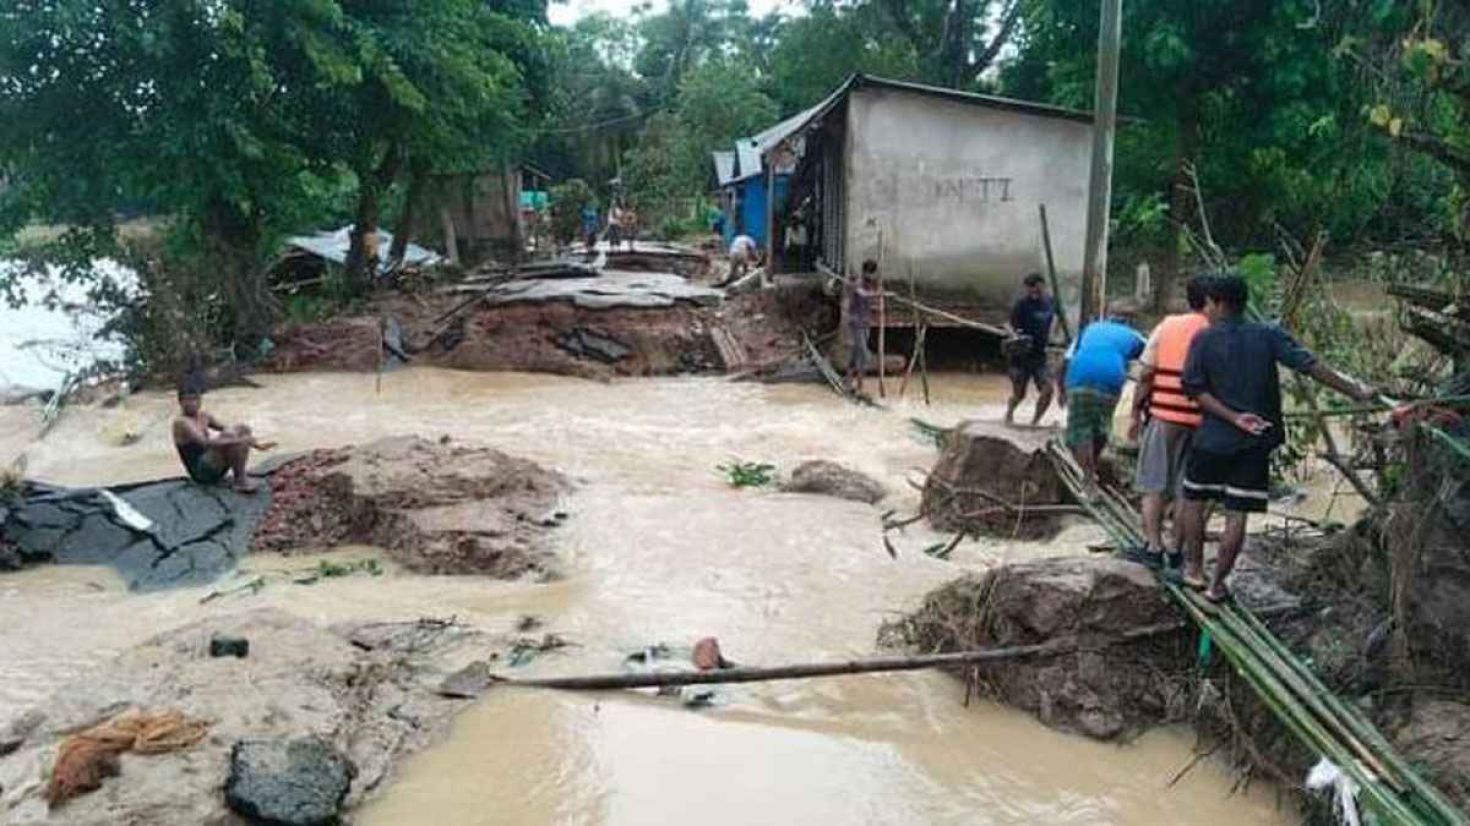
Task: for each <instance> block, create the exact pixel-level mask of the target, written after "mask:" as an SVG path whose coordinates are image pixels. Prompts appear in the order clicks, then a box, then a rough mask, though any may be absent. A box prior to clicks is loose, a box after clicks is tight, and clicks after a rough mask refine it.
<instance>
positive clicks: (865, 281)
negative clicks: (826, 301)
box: [846, 258, 883, 396]
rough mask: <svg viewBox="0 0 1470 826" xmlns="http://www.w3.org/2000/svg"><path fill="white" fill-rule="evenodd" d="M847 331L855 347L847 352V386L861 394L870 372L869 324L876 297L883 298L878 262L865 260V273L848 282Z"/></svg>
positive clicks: (880, 299)
mask: <svg viewBox="0 0 1470 826" xmlns="http://www.w3.org/2000/svg"><path fill="white" fill-rule="evenodd" d="M846 289H847V334H848V337H849V340H850V343H851V349H850V350H849V351H848V355H847V376H846V379H847V386H848V388H849V389H851V390H852V392H854V393H856V394H858V395H859V396H861V395H862V393H863V376H865V375H866V374H867V372H868V328H869V327H870V325H871V324H872V317H873V307H874V301H882V300H883V291H882V287H880V286H879V284H878V262H877V261H874V260H873V259H871V258H869V259H868V260H866V261H864V262H863V270H862V275H861V276H859V277H858V278H856V279H853V278H849V279H848V282H847V285H846Z"/></svg>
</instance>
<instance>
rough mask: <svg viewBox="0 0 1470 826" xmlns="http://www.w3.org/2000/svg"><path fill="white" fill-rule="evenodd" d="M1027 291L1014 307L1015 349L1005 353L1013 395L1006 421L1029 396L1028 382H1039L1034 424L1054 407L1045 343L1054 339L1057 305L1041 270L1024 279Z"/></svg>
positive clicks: (1012, 316)
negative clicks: (1049, 292) (1049, 408)
mask: <svg viewBox="0 0 1470 826" xmlns="http://www.w3.org/2000/svg"><path fill="white" fill-rule="evenodd" d="M1022 283H1023V284H1025V286H1026V293H1025V295H1022V296H1021V297H1020V298H1019V299H1017V300H1016V303H1015V306H1013V307H1011V332H1013V333H1015V334H1016V338H1015V339H1014V340H1013V341H1012V342H1007V345H1008V346H1011V347H1012V349H1011V351H1010V352H1008V353H1007V354H1006V356H1007V361H1008V362H1009V366H1010V374H1011V399H1010V401H1009V402H1007V403H1006V424H1011V423H1012V421H1013V420H1014V419H1015V415H1016V408H1017V407H1018V406H1020V404H1021V402H1023V401H1025V400H1026V385H1028V384H1032V383H1034V384H1035V385H1036V411H1035V412H1033V413H1032V414H1031V424H1032V426H1033V427H1034V426H1035V425H1037V424H1039V423H1040V422H1041V417H1042V415H1044V414H1045V413H1046V409H1047V408H1048V407H1051V373H1050V372H1049V371H1048V369H1047V365H1046V345H1047V342H1049V341H1051V325H1052V320H1053V319H1055V318H1056V309H1055V308H1054V306H1053V304H1052V300H1051V297H1050V296H1048V295H1047V294H1046V281H1045V280H1044V279H1043V278H1042V277H1041V273H1037V272H1033V273H1031V274H1030V275H1028V276H1026V280H1025V281H1024V282H1022Z"/></svg>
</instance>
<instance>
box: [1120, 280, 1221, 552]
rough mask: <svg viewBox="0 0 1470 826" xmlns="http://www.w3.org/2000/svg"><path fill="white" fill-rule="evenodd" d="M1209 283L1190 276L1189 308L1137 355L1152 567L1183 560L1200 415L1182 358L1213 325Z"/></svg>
mask: <svg viewBox="0 0 1470 826" xmlns="http://www.w3.org/2000/svg"><path fill="white" fill-rule="evenodd" d="M1209 282H1210V277H1209V276H1206V275H1196V276H1195V277H1193V278H1191V279H1189V282H1188V283H1187V284H1185V287H1184V293H1185V298H1186V300H1187V301H1188V303H1189V312H1187V313H1179V314H1178V315H1171V316H1166V317H1165V318H1164V319H1163V320H1162V321H1160V322H1159V323H1158V325H1157V326H1155V327H1154V330H1153V332H1152V333H1151V334H1150V335H1149V338H1148V344H1147V345H1145V346H1144V348H1143V357H1142V358H1140V359H1139V362H1140V363H1141V364H1142V365H1143V371H1142V373H1141V374H1140V375H1139V378H1138V386H1137V387H1136V388H1134V392H1133V416H1132V420H1131V422H1130V423H1129V428H1128V438H1130V439H1137V440H1138V468H1137V472H1136V474H1135V476H1134V480H1133V487H1134V488H1135V489H1136V490H1137V491H1138V492H1139V493H1140V494H1142V495H1143V534H1144V536H1145V538H1146V541H1147V542H1148V545H1147V546H1146V547H1144V548H1143V549H1142V552H1141V555H1140V557H1139V561H1140V562H1142V563H1144V564H1145V565H1148V566H1149V567H1151V568H1158V567H1161V566H1165V565H1167V567H1168V568H1170V569H1172V570H1178V569H1181V568H1182V567H1183V565H1184V552H1183V550H1182V544H1181V539H1182V537H1181V536H1180V526H1181V525H1182V521H1181V519H1180V510H1181V507H1182V502H1181V499H1180V496H1179V482H1180V479H1181V478H1182V477H1183V475H1184V458H1185V456H1187V455H1188V453H1189V442H1190V440H1191V439H1192V438H1193V436H1194V431H1195V428H1197V427H1199V425H1200V419H1201V413H1200V409H1199V405H1198V404H1197V403H1195V401H1194V399H1191V398H1190V397H1189V396H1187V395H1185V393H1184V384H1183V376H1184V360H1185V358H1186V357H1187V356H1188V355H1189V345H1190V343H1191V342H1193V341H1194V337H1195V335H1197V334H1198V333H1199V331H1201V330H1203V329H1204V328H1206V327H1208V326H1209V324H1210V319H1209V316H1207V315H1205V293H1206V290H1207V288H1208V287H1209ZM1145 422H1146V423H1145ZM1140 430H1141V431H1142V432H1141V435H1140ZM1167 502H1172V503H1173V506H1174V507H1173V521H1174V550H1172V551H1169V552H1168V553H1165V551H1164V548H1165V545H1164V509H1165V504H1166V503H1167Z"/></svg>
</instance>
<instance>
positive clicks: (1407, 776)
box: [1049, 441, 1470, 826]
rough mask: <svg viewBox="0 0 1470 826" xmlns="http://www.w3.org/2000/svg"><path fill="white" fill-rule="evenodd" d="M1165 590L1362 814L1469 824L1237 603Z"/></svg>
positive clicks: (1110, 510)
mask: <svg viewBox="0 0 1470 826" xmlns="http://www.w3.org/2000/svg"><path fill="white" fill-rule="evenodd" d="M1049 453H1050V455H1051V457H1052V459H1053V461H1054V463H1055V464H1056V467H1057V472H1058V473H1059V474H1060V475H1061V478H1062V481H1063V482H1065V483H1066V484H1067V486H1068V487H1069V488H1070V489H1071V491H1072V493H1073V495H1074V496H1075V497H1076V498H1077V501H1078V502H1080V503H1082V505H1083V506H1084V507H1085V508H1087V510H1088V511H1089V512H1090V513H1091V515H1092V516H1093V518H1095V519H1096V520H1097V521H1098V523H1099V524H1101V525H1102V527H1103V530H1105V531H1106V532H1107V533H1108V535H1109V536H1110V537H1111V538H1112V539H1113V541H1115V542H1117V543H1119V544H1120V545H1122V546H1125V547H1133V546H1139V545H1142V544H1143V533H1142V530H1141V529H1140V524H1139V519H1138V514H1137V513H1136V512H1135V511H1134V510H1133V507H1132V506H1131V505H1130V504H1129V503H1128V502H1127V501H1126V500H1125V499H1124V498H1123V497H1122V496H1121V495H1120V494H1118V493H1117V491H1114V490H1112V489H1109V488H1097V487H1090V486H1089V485H1088V483H1087V481H1086V477H1085V475H1084V474H1083V471H1082V468H1081V467H1080V466H1079V465H1078V464H1077V462H1076V460H1075V459H1074V458H1073V456H1072V454H1071V452H1070V451H1069V450H1067V449H1066V448H1065V447H1064V446H1062V444H1061V443H1060V442H1055V441H1054V442H1052V443H1051V445H1050V446H1049ZM1164 587H1165V588H1166V589H1167V591H1168V593H1169V595H1170V596H1171V597H1172V598H1173V599H1174V601H1175V602H1177V603H1178V604H1179V605H1180V606H1181V607H1182V608H1183V609H1184V611H1185V613H1186V614H1188V616H1189V617H1190V618H1191V619H1192V620H1194V622H1195V623H1196V624H1197V625H1198V626H1199V627H1200V629H1201V631H1202V632H1207V633H1209V634H1210V636H1211V638H1212V639H1213V640H1214V643H1215V645H1216V646H1217V647H1218V648H1219V650H1220V651H1221V652H1222V653H1223V654H1224V655H1225V658H1226V659H1227V660H1228V661H1229V662H1230V664H1231V666H1232V667H1233V668H1234V669H1235V671H1236V673H1237V674H1239V675H1240V676H1241V678H1242V679H1244V680H1245V681H1246V683H1247V684H1249V685H1250V686H1251V688H1252V689H1254V690H1255V692H1256V693H1257V694H1258V695H1259V696H1260V698H1261V700H1262V702H1264V703H1265V704H1266V706H1267V707H1268V708H1270V709H1271V711H1272V713H1273V714H1275V715H1276V717H1277V719H1279V720H1281V722H1282V723H1283V724H1284V725H1285V726H1286V727H1287V729H1288V730H1289V731H1291V733H1292V734H1293V735H1295V736H1296V737H1297V739H1299V740H1300V741H1301V742H1302V743H1303V744H1305V745H1306V746H1307V747H1308V748H1310V749H1312V750H1313V751H1314V752H1316V753H1317V754H1318V755H1321V756H1322V757H1325V758H1327V759H1329V760H1331V761H1332V762H1333V763H1334V764H1336V765H1337V766H1338V767H1339V768H1340V769H1342V771H1343V772H1344V773H1345V774H1346V775H1347V776H1348V777H1350V778H1351V779H1352V780H1353V781H1354V782H1355V783H1356V784H1357V786H1358V789H1359V797H1358V800H1359V802H1360V803H1361V804H1362V805H1363V806H1364V807H1365V808H1366V809H1368V810H1369V811H1371V812H1374V813H1376V814H1377V815H1378V816H1380V817H1382V818H1385V820H1384V821H1383V822H1386V823H1395V824H1410V825H1411V826H1464V824H1467V823H1470V821H1467V819H1466V817H1465V815H1464V814H1463V813H1462V812H1460V811H1459V810H1458V809H1456V808H1455V807H1454V806H1453V805H1452V804H1450V802H1449V801H1448V800H1446V799H1445V798H1444V796H1443V795H1442V794H1440V792H1439V790H1438V789H1435V788H1434V787H1433V786H1432V785H1430V784H1429V783H1428V782H1427V781H1426V780H1424V778H1423V777H1421V776H1420V775H1419V774H1418V773H1417V772H1415V771H1414V770H1413V769H1412V768H1411V767H1410V766H1409V765H1408V763H1407V762H1405V761H1404V759H1403V758H1402V757H1401V756H1400V755H1399V754H1398V753H1397V752H1396V751H1394V749H1393V747H1392V746H1390V745H1389V744H1388V741H1387V740H1385V739H1384V738H1383V735H1382V734H1380V733H1379V732H1378V730H1377V729H1376V728H1375V727H1374V726H1373V724H1372V723H1371V722H1369V721H1368V719H1367V718H1366V717H1364V716H1363V714H1362V712H1360V711H1359V710H1358V709H1357V708H1356V707H1354V706H1351V705H1349V704H1347V703H1345V702H1343V700H1342V699H1341V698H1339V697H1338V696H1337V695H1336V694H1334V693H1333V692H1332V691H1331V690H1330V689H1328V688H1327V686H1325V685H1324V684H1323V683H1322V681H1321V680H1320V679H1319V678H1318V677H1317V675H1316V673H1315V672H1313V671H1312V669H1311V668H1310V667H1308V666H1307V664H1306V663H1304V662H1302V661H1301V659H1300V658H1298V657H1297V656H1296V655H1295V654H1293V653H1292V652H1291V650H1290V649H1288V648H1287V647H1286V645H1285V644H1284V643H1282V642H1281V641H1280V640H1279V639H1277V638H1276V636H1275V635H1274V634H1272V633H1271V631H1270V630H1269V629H1268V628H1267V627H1266V626H1265V624H1264V623H1262V622H1261V621H1260V619H1259V618H1258V617H1256V616H1255V615H1254V614H1252V613H1251V612H1250V611H1249V610H1247V609H1245V608H1244V607H1242V606H1240V605H1238V604H1224V605H1214V604H1211V603H1210V602H1209V601H1207V600H1205V599H1204V597H1202V596H1201V595H1200V594H1198V593H1196V592H1194V591H1193V590H1190V589H1188V588H1181V587H1179V586H1178V585H1175V584H1173V583H1170V582H1167V581H1165V582H1164Z"/></svg>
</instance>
